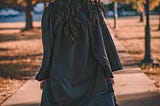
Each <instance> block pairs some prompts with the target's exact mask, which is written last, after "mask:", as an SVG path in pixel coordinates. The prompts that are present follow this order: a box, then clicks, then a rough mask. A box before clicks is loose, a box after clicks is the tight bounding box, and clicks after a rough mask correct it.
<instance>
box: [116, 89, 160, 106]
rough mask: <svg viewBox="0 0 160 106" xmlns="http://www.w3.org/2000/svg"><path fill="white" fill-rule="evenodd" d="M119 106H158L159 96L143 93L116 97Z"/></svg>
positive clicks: (155, 93) (159, 104) (159, 102)
mask: <svg viewBox="0 0 160 106" xmlns="http://www.w3.org/2000/svg"><path fill="white" fill-rule="evenodd" d="M117 97H118V101H119V105H120V106H160V101H159V99H160V94H158V93H157V92H153V93H150V92H143V93H138V94H128V95H120V96H117Z"/></svg>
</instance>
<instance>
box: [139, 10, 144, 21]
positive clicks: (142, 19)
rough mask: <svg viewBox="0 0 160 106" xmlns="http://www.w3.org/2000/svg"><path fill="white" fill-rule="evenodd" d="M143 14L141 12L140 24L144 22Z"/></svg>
mask: <svg viewBox="0 0 160 106" xmlns="http://www.w3.org/2000/svg"><path fill="white" fill-rule="evenodd" d="M143 16H144V15H143V12H140V22H143V21H144V17H143Z"/></svg>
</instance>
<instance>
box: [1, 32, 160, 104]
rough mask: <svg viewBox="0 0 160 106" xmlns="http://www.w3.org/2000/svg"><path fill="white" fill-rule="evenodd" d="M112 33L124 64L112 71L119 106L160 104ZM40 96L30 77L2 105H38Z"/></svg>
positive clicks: (154, 92)
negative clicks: (119, 68)
mask: <svg viewBox="0 0 160 106" xmlns="http://www.w3.org/2000/svg"><path fill="white" fill-rule="evenodd" d="M112 35H113V39H114V41H115V44H116V47H117V50H118V53H119V56H120V58H121V62H122V64H123V66H124V69H123V70H122V71H118V72H115V73H114V75H115V82H116V84H115V85H114V88H115V94H116V96H117V100H118V103H119V104H120V106H160V94H159V93H158V92H157V89H156V88H155V86H154V85H153V84H152V82H151V81H150V80H149V79H148V77H147V76H146V75H145V74H144V73H142V71H141V69H140V68H139V67H138V66H136V65H135V64H133V63H132V62H133V61H132V58H131V57H130V56H129V54H128V53H126V52H125V48H124V46H123V45H122V44H121V43H120V41H119V40H117V39H116V38H115V37H114V34H112ZM40 98H41V90H40V89H39V83H38V82H37V81H35V80H34V79H31V80H29V81H27V82H26V83H25V84H24V85H23V86H22V87H21V88H20V89H19V90H18V91H17V92H16V93H15V94H14V95H13V96H12V97H10V98H9V99H7V100H6V101H5V102H4V103H3V104H2V106H38V105H39V102H40Z"/></svg>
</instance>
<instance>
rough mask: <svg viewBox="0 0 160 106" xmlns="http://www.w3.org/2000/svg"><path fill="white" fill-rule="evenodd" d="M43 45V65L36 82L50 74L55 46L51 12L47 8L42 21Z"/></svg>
mask: <svg viewBox="0 0 160 106" xmlns="http://www.w3.org/2000/svg"><path fill="white" fill-rule="evenodd" d="M41 27H42V45H43V58H42V64H41V67H40V69H39V71H38V74H37V75H36V80H38V81H40V80H44V79H46V77H47V76H48V74H49V68H50V63H51V56H52V46H53V41H54V39H53V31H52V25H51V20H50V15H49V10H48V8H46V9H45V10H44V13H43V16H42V21H41Z"/></svg>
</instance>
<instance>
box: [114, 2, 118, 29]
mask: <svg viewBox="0 0 160 106" xmlns="http://www.w3.org/2000/svg"><path fill="white" fill-rule="evenodd" d="M117 9H118V2H115V3H114V29H116V28H117V18H118V10H117Z"/></svg>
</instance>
